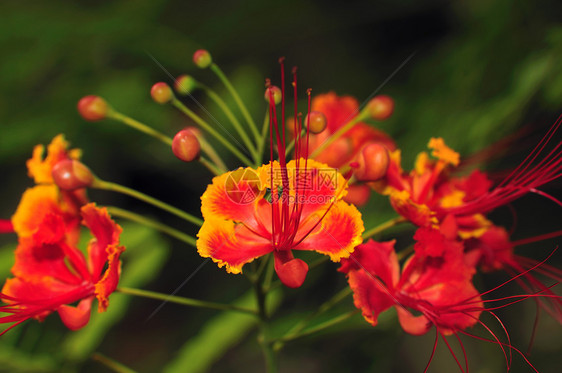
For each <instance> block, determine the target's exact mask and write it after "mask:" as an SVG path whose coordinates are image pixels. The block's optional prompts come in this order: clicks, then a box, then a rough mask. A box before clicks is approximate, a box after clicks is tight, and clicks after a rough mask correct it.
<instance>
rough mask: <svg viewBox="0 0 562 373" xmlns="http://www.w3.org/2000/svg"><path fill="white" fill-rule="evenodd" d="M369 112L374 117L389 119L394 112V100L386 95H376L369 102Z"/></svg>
mask: <svg viewBox="0 0 562 373" xmlns="http://www.w3.org/2000/svg"><path fill="white" fill-rule="evenodd" d="M367 109H368V111H369V114H370V115H371V117H372V118H373V119H376V120H385V119H388V118H389V117H390V116H391V115H392V113H393V112H394V100H393V99H392V98H390V97H389V96H386V95H379V96H375V97H374V98H373V99H372V100H371V101H369V103H368V104H367Z"/></svg>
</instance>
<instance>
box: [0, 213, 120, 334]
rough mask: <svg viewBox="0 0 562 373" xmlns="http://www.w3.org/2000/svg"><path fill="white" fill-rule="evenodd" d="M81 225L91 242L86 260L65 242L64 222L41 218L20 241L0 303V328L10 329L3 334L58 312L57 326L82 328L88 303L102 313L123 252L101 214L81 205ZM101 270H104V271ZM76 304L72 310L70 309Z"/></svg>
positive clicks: (54, 215)
mask: <svg viewBox="0 0 562 373" xmlns="http://www.w3.org/2000/svg"><path fill="white" fill-rule="evenodd" d="M80 215H81V217H82V219H83V224H84V225H85V226H86V227H88V228H89V229H90V232H91V233H92V235H93V237H94V239H92V240H91V241H90V243H89V245H88V251H87V252H88V259H86V258H85V257H84V254H82V252H81V251H80V250H79V249H77V248H76V247H75V246H74V245H71V244H69V240H68V238H67V236H66V233H67V231H68V230H69V227H67V224H66V223H65V217H64V216H63V215H61V214H58V213H56V212H54V211H49V212H47V213H46V214H45V215H44V216H43V217H42V218H41V219H40V220H39V221H38V223H37V229H36V231H35V232H34V233H33V234H32V235H30V236H25V237H20V240H19V245H18V247H17V249H16V260H15V263H14V266H13V267H12V273H13V274H14V276H15V277H14V278H12V279H8V280H7V281H6V284H5V285H4V287H3V289H2V293H1V294H0V298H1V299H2V300H3V301H4V302H5V303H6V304H5V305H3V306H1V307H0V312H3V313H8V314H10V315H8V316H3V317H0V322H1V323H13V324H12V325H11V326H10V327H9V328H8V329H6V330H5V331H4V332H2V333H1V334H3V333H5V332H6V331H7V330H9V329H11V328H13V327H14V326H16V325H18V324H20V323H22V322H24V321H26V320H28V319H30V318H35V319H37V320H39V321H41V320H43V319H44V318H45V317H46V316H47V315H49V314H50V313H52V312H55V311H56V312H58V313H59V316H60V318H61V320H62V322H63V323H64V324H65V325H66V326H67V327H68V328H69V329H72V330H76V329H80V328H82V327H83V326H85V325H86V324H87V323H88V320H89V318H90V309H91V305H92V301H93V299H94V297H95V298H97V299H98V302H99V306H98V311H99V312H102V311H105V310H106V308H107V306H108V296H109V295H110V294H111V293H112V292H113V291H114V290H115V288H116V287H117V282H118V280H119V275H120V267H121V262H120V261H119V255H120V254H121V253H122V252H123V251H124V250H125V248H124V247H123V246H119V235H120V233H121V227H119V226H118V225H117V224H115V223H114V222H113V221H112V220H111V218H110V217H109V214H108V213H107V211H106V210H105V209H104V208H101V209H100V208H97V207H96V206H95V205H94V204H92V203H91V204H87V205H85V206H83V207H82V208H81V212H80ZM104 268H105V270H104ZM74 302H79V303H78V305H77V306H71V304H73V303H74Z"/></svg>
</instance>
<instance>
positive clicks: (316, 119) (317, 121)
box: [305, 111, 328, 133]
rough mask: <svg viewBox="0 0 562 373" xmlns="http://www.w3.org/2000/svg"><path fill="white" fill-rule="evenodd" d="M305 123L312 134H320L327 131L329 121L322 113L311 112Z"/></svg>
mask: <svg viewBox="0 0 562 373" xmlns="http://www.w3.org/2000/svg"><path fill="white" fill-rule="evenodd" d="M305 123H306V125H307V127H308V129H309V130H310V133H320V132H322V131H324V130H325V129H326V125H327V124H328V120H327V119H326V116H325V115H324V113H322V112H321V111H311V112H310V113H309V114H308V115H307V116H306V119H305Z"/></svg>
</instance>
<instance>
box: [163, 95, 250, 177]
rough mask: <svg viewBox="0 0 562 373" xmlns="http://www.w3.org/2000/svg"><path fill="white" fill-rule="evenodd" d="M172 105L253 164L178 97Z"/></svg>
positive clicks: (236, 154) (239, 157)
mask: <svg viewBox="0 0 562 373" xmlns="http://www.w3.org/2000/svg"><path fill="white" fill-rule="evenodd" d="M172 105H174V106H175V107H176V108H177V109H178V110H180V111H181V112H182V113H184V114H185V115H187V116H188V117H190V118H191V119H192V120H193V121H194V122H195V123H197V124H198V125H199V126H201V128H203V129H204V130H205V131H207V132H209V133H210V134H211V135H212V136H213V137H215V138H216V139H217V140H218V141H220V143H221V144H223V145H224V147H225V148H227V149H228V150H230V151H231V152H232V154H234V155H235V156H236V157H238V159H240V160H241V161H242V162H244V163H245V164H246V165H247V166H251V165H252V161H250V159H248V157H246V156H245V155H244V154H242V153H241V152H240V151H239V150H238V149H237V148H236V147H235V146H234V145H232V143H231V142H229V141H228V140H227V139H225V138H224V137H223V136H222V135H221V134H220V133H219V132H218V131H217V130H215V129H214V128H213V127H212V126H211V125H210V124H209V123H207V122H205V121H204V120H203V119H201V117H200V116H198V115H197V114H195V113H194V112H193V111H191V110H190V109H189V108H188V107H187V106H185V105H184V104H183V103H182V102H181V101H179V100H178V99H177V98H173V99H172Z"/></svg>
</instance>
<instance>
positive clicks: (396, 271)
mask: <svg viewBox="0 0 562 373" xmlns="http://www.w3.org/2000/svg"><path fill="white" fill-rule="evenodd" d="M421 229H422V231H418V233H416V239H418V242H417V244H416V245H415V247H414V250H415V254H414V255H413V256H412V257H410V258H409V259H408V260H407V261H406V263H405V264H404V266H403V268H402V272H401V273H400V268H399V264H398V258H397V255H396V252H395V251H394V241H389V242H380V243H379V242H375V241H373V240H369V242H367V243H365V244H362V245H359V246H357V247H356V249H355V252H354V253H353V254H352V255H351V256H350V258H349V259H344V260H342V265H341V267H340V269H339V271H340V272H343V273H345V274H346V275H347V278H348V282H349V286H350V287H351V289H352V290H353V299H354V303H355V306H356V307H357V308H359V309H361V310H362V313H363V317H364V318H365V320H366V321H367V322H369V323H370V324H371V325H373V326H375V325H376V324H377V318H378V315H379V314H380V313H381V312H383V311H384V310H386V309H388V308H390V307H395V309H396V311H397V313H398V319H399V321H400V325H401V326H402V328H403V329H404V331H406V332H407V333H410V334H414V335H421V334H424V333H426V332H427V331H429V329H430V328H431V327H432V326H435V327H436V328H437V329H438V331H439V333H441V334H444V335H447V334H453V333H455V332H457V331H459V330H463V329H466V328H468V327H470V326H473V325H475V324H476V323H477V322H478V318H479V316H480V313H481V310H482V309H483V304H482V301H481V299H480V296H479V293H478V291H477V290H476V289H475V288H474V286H473V285H472V282H471V279H472V275H473V273H474V269H473V268H471V267H470V266H467V265H466V264H465V263H464V260H463V255H462V245H459V244H457V243H455V242H453V241H449V240H447V239H446V238H445V237H443V236H442V235H440V233H439V232H438V231H434V230H425V229H423V228H421Z"/></svg>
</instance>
